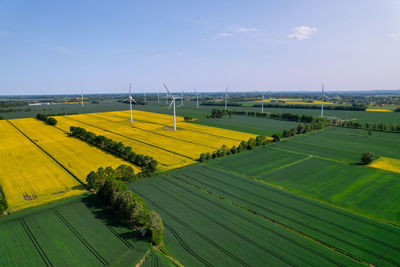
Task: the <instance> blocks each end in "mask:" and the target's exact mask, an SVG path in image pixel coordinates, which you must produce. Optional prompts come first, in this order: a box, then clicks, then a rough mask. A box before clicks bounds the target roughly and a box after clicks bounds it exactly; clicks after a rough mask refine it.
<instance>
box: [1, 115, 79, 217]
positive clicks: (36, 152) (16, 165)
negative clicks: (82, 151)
mask: <svg viewBox="0 0 400 267" xmlns="http://www.w3.org/2000/svg"><path fill="white" fill-rule="evenodd" d="M0 128H1V131H0V159H1V160H0V184H1V185H2V188H3V192H4V195H5V197H6V199H7V203H8V206H9V211H14V210H19V209H23V208H27V207H32V206H37V205H41V204H43V203H46V202H49V201H54V200H57V199H60V198H65V197H68V196H72V195H76V194H81V193H82V192H85V189H84V187H83V186H82V185H81V184H80V183H79V182H78V181H77V180H76V179H75V178H74V177H73V176H71V175H70V174H69V173H68V172H67V171H66V170H65V169H63V167H62V166H60V165H59V164H58V163H57V162H55V161H54V160H53V159H52V158H51V157H49V156H48V155H47V154H46V153H45V152H44V151H43V150H41V149H40V148H39V147H37V146H36V145H35V144H34V143H33V142H31V141H30V140H29V139H28V138H27V137H25V136H24V135H23V134H22V133H21V132H19V131H18V130H17V129H16V128H15V127H14V126H13V125H12V124H11V123H9V122H7V121H0Z"/></svg>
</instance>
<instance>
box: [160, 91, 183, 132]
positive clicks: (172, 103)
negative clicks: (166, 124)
mask: <svg viewBox="0 0 400 267" xmlns="http://www.w3.org/2000/svg"><path fill="white" fill-rule="evenodd" d="M163 85H164V87H165V90H167V93H168V94H169V96H170V97H171V98H172V101H171V104H170V105H169V107H168V109H170V108H171V106H172V105H174V131H176V108H175V99H180V97H179V96H173V95H172V94H171V92H170V91H169V90H168V87H167V86H166V85H165V84H163Z"/></svg>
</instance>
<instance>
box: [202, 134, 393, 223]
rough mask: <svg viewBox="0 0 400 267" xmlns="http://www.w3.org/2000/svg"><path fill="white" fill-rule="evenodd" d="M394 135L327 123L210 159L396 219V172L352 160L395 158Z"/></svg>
mask: <svg viewBox="0 0 400 267" xmlns="http://www.w3.org/2000/svg"><path fill="white" fill-rule="evenodd" d="M396 137H397V134H392V133H381V132H374V133H373V134H372V135H371V136H370V135H368V133H367V131H360V130H353V129H343V128H330V129H326V130H323V131H319V132H314V133H310V134H308V135H303V136H296V137H293V138H290V139H287V140H284V141H282V142H281V143H279V144H276V145H272V146H268V147H265V148H261V149H259V150H255V151H251V152H245V153H242V154H238V155H234V156H230V157H226V158H222V159H218V160H215V161H210V164H212V165H213V166H217V167H220V168H224V169H226V170H231V171H234V172H235V173H239V174H242V175H245V176H247V177H249V178H252V179H256V180H259V181H263V182H267V183H271V184H274V185H277V186H283V187H284V188H286V189H288V190H292V191H294V192H296V193H300V194H305V195H307V196H310V197H313V198H318V199H321V200H323V201H325V202H328V203H331V204H335V205H338V206H341V207H344V208H348V209H351V210H353V211H356V212H358V213H362V214H367V215H369V216H373V217H377V218H381V219H384V220H388V221H391V222H394V223H397V224H399V223H400V217H399V208H398V204H397V203H399V201H400V193H399V192H400V175H399V174H398V173H395V172H389V171H385V170H380V169H376V168H371V167H367V166H362V165H358V164H356V163H358V162H359V161H360V155H361V153H362V152H364V151H372V152H374V153H376V154H378V155H381V156H385V157H390V158H395V159H398V157H399V154H398V151H400V148H399V145H400V141H399V139H398V138H396ZM375 167H377V166H375Z"/></svg>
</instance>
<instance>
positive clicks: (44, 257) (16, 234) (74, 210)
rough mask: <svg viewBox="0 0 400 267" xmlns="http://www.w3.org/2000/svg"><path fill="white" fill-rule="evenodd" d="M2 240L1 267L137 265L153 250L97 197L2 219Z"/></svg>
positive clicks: (67, 202)
mask: <svg viewBox="0 0 400 267" xmlns="http://www.w3.org/2000/svg"><path fill="white" fill-rule="evenodd" d="M0 240H1V242H0V265H1V266H102V265H113V266H132V265H135V264H136V263H138V262H139V261H140V259H141V258H143V256H144V255H145V253H146V252H147V251H148V250H149V244H148V243H147V242H146V241H144V240H143V239H142V238H141V237H140V236H139V235H138V234H137V233H136V232H134V231H132V230H131V229H129V228H128V227H127V226H126V225H124V224H122V223H121V222H119V221H118V220H116V219H115V215H113V214H111V213H109V212H108V211H104V210H103V209H102V208H101V205H100V204H99V203H98V202H97V201H96V199H95V197H94V196H89V197H88V196H86V197H85V196H84V197H78V198H72V199H68V200H63V201H60V202H57V203H55V204H52V205H49V206H43V207H39V208H35V209H31V210H27V211H24V212H21V213H18V214H14V215H12V216H8V217H5V218H2V219H0ZM163 262H164V260H163V261H162V262H161V264H162V265H165V264H163ZM150 266H151V264H150ZM153 266H154V265H153Z"/></svg>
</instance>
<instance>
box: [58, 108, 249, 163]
mask: <svg viewBox="0 0 400 267" xmlns="http://www.w3.org/2000/svg"><path fill="white" fill-rule="evenodd" d="M129 116H130V115H129V112H128V111H120V112H107V113H96V114H86V115H68V116H61V117H57V118H58V121H59V123H58V125H57V127H59V128H60V129H63V130H65V131H68V130H69V128H70V126H78V127H82V128H85V129H86V130H88V131H91V132H93V133H95V134H97V135H103V136H106V137H108V138H110V139H113V140H116V141H119V142H122V143H123V144H125V145H128V146H131V147H132V149H133V151H135V152H137V153H141V154H145V155H149V156H152V157H153V158H154V159H156V160H157V161H158V162H159V167H160V170H169V169H173V168H177V167H182V166H186V165H189V164H192V163H194V161H195V160H196V159H198V157H199V155H200V153H203V152H212V151H214V150H216V149H218V148H219V147H221V146H222V145H224V144H225V145H227V146H232V145H238V144H239V143H240V142H241V141H242V140H248V139H249V138H250V137H254V135H253V134H248V133H243V132H237V131H231V130H226V129H220V128H215V127H208V126H203V125H196V124H192V123H188V122H184V120H183V118H182V117H178V118H177V123H178V130H177V131H171V128H172V127H173V121H172V119H171V116H168V115H162V114H157V113H150V112H143V111H134V113H133V117H134V121H135V122H134V123H133V124H132V123H130V122H129V121H128V120H129Z"/></svg>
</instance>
